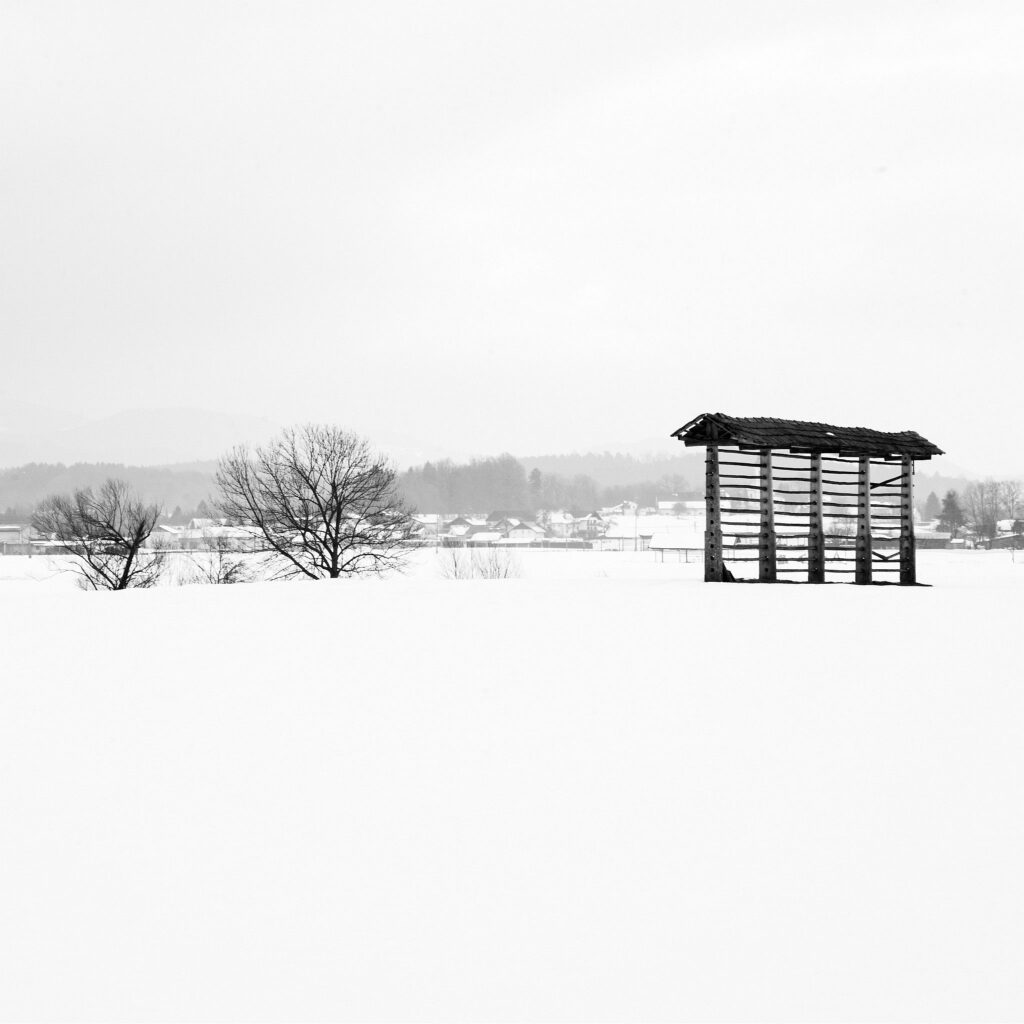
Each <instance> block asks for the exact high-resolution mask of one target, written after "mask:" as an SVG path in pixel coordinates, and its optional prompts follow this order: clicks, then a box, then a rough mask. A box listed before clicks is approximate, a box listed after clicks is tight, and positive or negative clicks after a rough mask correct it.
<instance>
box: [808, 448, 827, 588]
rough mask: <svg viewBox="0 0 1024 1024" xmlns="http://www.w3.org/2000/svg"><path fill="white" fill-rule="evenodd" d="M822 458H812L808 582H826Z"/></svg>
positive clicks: (815, 456)
mask: <svg viewBox="0 0 1024 1024" xmlns="http://www.w3.org/2000/svg"><path fill="white" fill-rule="evenodd" d="M821 502H822V493H821V456H820V455H812V456H811V516H810V531H809V532H810V537H809V538H808V541H807V582H808V583H824V582H825V518H824V513H825V509H824V508H823V507H822V504H821Z"/></svg>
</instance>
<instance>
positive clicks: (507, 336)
mask: <svg viewBox="0 0 1024 1024" xmlns="http://www.w3.org/2000/svg"><path fill="white" fill-rule="evenodd" d="M1022 46H1024V6H1021V5H1019V4H1014V3H1003V4H1000V3H984V2H977V0H974V2H965V3H941V2H930V3H894V2H891V0H888V2H884V3H867V2H864V0H856V2H853V0H850V2H847V3H842V4H840V3H820V2H814V3H812V2H808V3H784V2H772V3H766V2H763V0H758V2H747V3H739V2H737V3H711V2H705V3H701V4H694V3H689V4H687V3H681V2H677V3H667V4H663V5H658V4H646V5H644V4H635V3H620V4H616V5H608V4H604V5H602V4H596V3H585V4H582V3H581V4H569V3H562V4H552V3H525V2H523V0H517V2H515V3H508V4H504V5H497V4H484V3H478V2H474V3H464V4H458V3H433V4H426V3H416V4H408V5H406V4H368V3H365V2H360V3H353V4H347V5H346V4H341V3H325V4H316V3H283V2H282V3H278V4H258V3H245V4H225V3H220V4H218V3H209V2H204V3H194V4H185V3H182V4H159V5H157V4H144V3H124V4H102V3H75V4H67V5H62V4H39V3H24V4H18V3H15V2H12V0H7V2H6V3H4V4H3V6H2V7H0V57H2V59H0V239H2V244H0V338H2V341H3V349H4V363H5V365H9V361H11V360H14V361H16V363H17V366H18V369H17V371H16V372H5V373H4V374H3V378H2V381H0V399H14V398H24V397H25V396H26V395H27V394H29V395H35V396H37V397H38V398H39V399H40V400H41V401H43V402H44V403H46V404H49V405H51V406H53V407H55V408H62V409H74V410H76V411H81V412H86V413H89V414H98V413H102V412H105V411H117V410H119V409H123V408H138V407H154V408H156V407H166V406H180V405H183V404H188V405H195V406H200V407H206V408H211V409H215V410H224V411H229V412H233V413H238V414H254V415H266V416H269V417H272V418H274V419H276V420H281V421H289V420H305V419H327V420H332V421H335V422H338V423H340V424H342V425H344V426H348V427H352V428H355V429H358V430H363V431H365V432H367V433H369V434H370V435H371V436H375V437H384V438H390V437H395V438H403V439H411V440H412V441H414V442H418V443H420V444H424V445H430V446H437V445H442V446H444V445H447V446H451V448H453V449H456V450H460V451H461V450H467V449H470V450H474V451H480V452H490V451H494V452H496V451H500V450H503V449H508V450H511V451H514V452H517V453H521V454H522V453H527V452H540V451H557V450H565V449H570V448H573V447H583V448H587V447H592V446H593V445H595V444H601V443H606V442H608V441H610V440H614V439H620V440H622V441H628V440H631V439H635V438H641V437H648V436H656V435H662V434H667V433H668V432H670V431H671V430H673V429H675V428H676V427H678V426H679V425H681V424H682V423H683V422H684V421H685V420H687V419H689V418H691V417H692V416H694V415H696V414H697V413H699V412H702V411H714V410H721V411H724V412H731V413H733V414H736V415H777V416H788V417H795V418H804V419H824V420H830V421H833V422H838V423H840V424H844V425H853V424H857V425H865V426H874V427H878V428H881V429H908V428H909V429H916V430H919V431H920V432H921V433H923V434H925V435H926V436H928V437H930V438H931V439H932V440H934V441H935V442H936V443H938V444H939V445H940V446H942V447H943V448H946V449H947V451H948V452H949V453H950V456H951V458H952V459H953V460H954V461H956V462H958V463H960V464H962V465H965V466H969V467H971V468H972V469H975V470H977V471H979V472H996V473H998V472H1001V471H1005V470H1010V469H1012V470H1015V471H1016V470H1017V469H1018V468H1019V467H1024V453H1022V452H1021V450H1020V448H1021V444H1020V443H1021V439H1022V429H1021V428H1022V426H1024V415H1022V413H1021V397H1022V394H1024V355H1021V354H1020V349H1019V345H1018V343H1019V341H1020V339H1021V334H1022V331H1021V307H1022V295H1024V291H1022V285H1024V231H1022V228H1024V224H1022V220H1024V198H1022V197H1024V190H1022V187H1021V181H1022V180H1024V146H1022V138H1021V135H1022V131H1024V103H1022V101H1024V62H1022V60H1021V58H1020V53H1021V50H1022Z"/></svg>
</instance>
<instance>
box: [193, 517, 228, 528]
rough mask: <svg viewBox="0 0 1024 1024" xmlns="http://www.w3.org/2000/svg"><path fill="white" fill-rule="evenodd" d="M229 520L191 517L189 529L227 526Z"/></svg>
mask: <svg viewBox="0 0 1024 1024" xmlns="http://www.w3.org/2000/svg"><path fill="white" fill-rule="evenodd" d="M227 525H228V521H227V520H226V519H190V520H189V521H188V526H187V527H186V529H188V530H209V529H210V528H211V527H213V526H227Z"/></svg>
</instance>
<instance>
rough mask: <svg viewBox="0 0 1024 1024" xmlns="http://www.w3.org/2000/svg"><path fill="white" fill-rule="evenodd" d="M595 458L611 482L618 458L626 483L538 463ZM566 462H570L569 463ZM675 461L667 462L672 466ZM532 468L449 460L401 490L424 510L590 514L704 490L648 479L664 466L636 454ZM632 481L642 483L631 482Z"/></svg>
mask: <svg viewBox="0 0 1024 1024" xmlns="http://www.w3.org/2000/svg"><path fill="white" fill-rule="evenodd" d="M588 458H593V459H596V460H598V463H595V464H601V463H600V460H606V462H605V463H604V464H601V468H602V476H603V477H604V478H605V479H608V478H609V476H608V473H609V468H610V467H609V466H608V465H607V460H615V462H616V463H617V464H618V465H620V466H621V468H622V470H623V473H622V475H623V477H626V478H627V480H626V481H620V482H616V483H609V484H601V483H599V482H598V481H597V480H595V479H594V478H593V477H592V476H590V475H589V474H587V473H573V474H572V475H571V476H570V475H567V474H563V473H558V472H551V471H548V472H544V471H543V470H542V469H541V468H540V466H538V465H536V463H537V462H538V461H544V462H545V463H548V462H550V463H555V464H559V463H560V464H562V465H565V466H567V467H573V466H574V465H575V463H574V461H573V460H581V459H588ZM563 460H564V461H563ZM672 461H673V460H665V462H672ZM530 462H531V463H533V466H532V468H531V469H530V470H529V472H527V467H526V465H524V463H523V462H522V461H520V460H519V459H517V458H515V457H514V456H512V455H507V454H506V455H498V456H495V457H493V458H483V459H473V460H472V461H470V462H468V463H462V464H456V463H454V462H451V461H448V460H444V461H441V462H427V463H425V464H424V465H422V466H416V467H414V468H412V469H408V470H406V471H405V472H404V473H402V474H401V475H400V476H399V486H400V488H401V491H402V495H403V497H404V498H405V500H406V501H407V502H408V503H409V504H410V505H411V506H413V508H415V509H416V510H418V511H421V512H442V513H453V512H478V513H485V512H494V511H497V510H504V511H510V512H515V511H528V512H535V511H536V510H537V509H542V508H543V509H563V508H564V509H570V510H572V511H575V512H590V511H593V510H594V509H596V508H603V507H605V506H610V505H617V504H619V503H620V502H622V501H626V500H629V501H636V502H638V503H639V504H641V505H654V504H655V502H657V501H659V500H666V501H667V500H669V499H670V498H678V499H680V500H686V499H693V498H700V497H701V496H702V494H703V491H702V490H700V489H695V488H694V487H693V486H692V484H691V483H690V481H689V480H688V479H687V478H686V477H684V476H683V475H682V474H680V473H666V474H662V475H661V476H659V477H658V478H656V479H650V478H648V479H644V478H643V477H642V474H640V473H638V472H637V469H638V467H641V466H646V467H650V468H649V469H648V471H649V472H650V469H652V468H653V469H655V470H657V469H660V468H662V463H661V462H654V463H647V462H644V461H642V460H640V459H636V458H634V457H632V456H628V455H625V456H552V457H551V458H550V460H537V459H532V460H530ZM629 477H635V478H636V477H639V479H633V480H629V479H628V478H629Z"/></svg>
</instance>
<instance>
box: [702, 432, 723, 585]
mask: <svg viewBox="0 0 1024 1024" xmlns="http://www.w3.org/2000/svg"><path fill="white" fill-rule="evenodd" d="M704 500H705V503H706V504H707V522H706V524H705V530H704V582H705V583H721V582H722V492H721V490H720V488H719V480H718V445H717V444H709V445H708V453H707V457H706V458H705V460H704Z"/></svg>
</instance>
